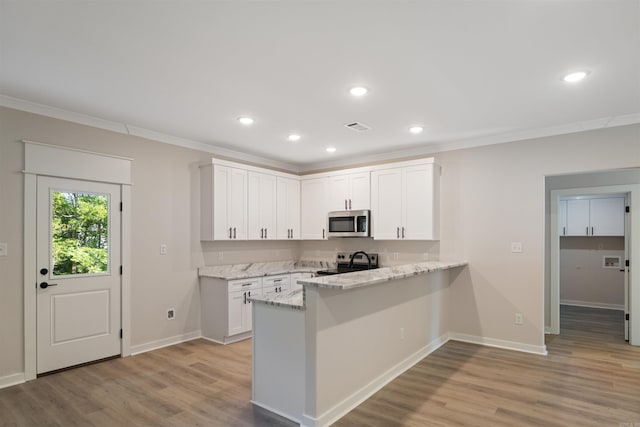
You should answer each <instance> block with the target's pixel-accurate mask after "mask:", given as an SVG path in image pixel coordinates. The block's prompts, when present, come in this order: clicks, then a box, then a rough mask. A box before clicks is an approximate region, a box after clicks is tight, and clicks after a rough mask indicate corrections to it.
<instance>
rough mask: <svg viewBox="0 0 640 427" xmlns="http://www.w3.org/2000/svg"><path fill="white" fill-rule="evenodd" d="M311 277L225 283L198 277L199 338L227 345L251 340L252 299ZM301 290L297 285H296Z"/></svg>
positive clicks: (260, 278)
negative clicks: (200, 333) (200, 334)
mask: <svg viewBox="0 0 640 427" xmlns="http://www.w3.org/2000/svg"><path fill="white" fill-rule="evenodd" d="M294 276H295V277H296V279H295V280H297V279H299V278H302V277H313V274H312V273H293V274H281V275H277V276H265V277H253V278H250V279H238V280H224V279H216V278H213V277H200V318H201V324H202V327H201V329H202V337H203V338H206V339H209V340H211V341H215V342H218V343H222V344H229V343H232V342H236V341H240V340H243V339H246V338H250V337H251V329H252V320H253V319H252V315H253V310H252V308H251V307H252V305H253V303H252V302H251V301H250V300H249V299H250V298H251V297H256V296H261V295H269V294H274V293H280V292H285V291H288V290H289V289H291V283H296V282H295V280H292V277H294ZM296 286H300V285H296Z"/></svg>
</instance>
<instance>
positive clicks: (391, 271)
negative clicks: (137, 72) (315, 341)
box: [251, 261, 467, 310]
mask: <svg viewBox="0 0 640 427" xmlns="http://www.w3.org/2000/svg"><path fill="white" fill-rule="evenodd" d="M465 265H467V262H466V261H425V262H418V263H414V264H404V265H399V266H395V267H385V268H378V269H375V270H366V271H357V272H353V273H344V274H334V275H332V276H321V277H314V278H310V279H309V278H307V279H298V283H300V284H302V285H305V287H306V286H318V287H322V288H334V289H343V290H347V289H353V288H359V287H363V286H371V285H375V284H377V283H383V282H388V281H391V280H399V279H404V278H407V277H411V276H418V275H421V274H427V273H430V272H433V271H438V270H447V269H450V268H455V267H462V266H465ZM251 300H252V301H254V302H258V303H263V304H270V305H276V306H282V307H290V308H294V309H299V310H302V309H304V291H303V290H302V289H297V290H291V291H288V292H282V293H278V294H272V295H268V296H261V297H252V298H251Z"/></svg>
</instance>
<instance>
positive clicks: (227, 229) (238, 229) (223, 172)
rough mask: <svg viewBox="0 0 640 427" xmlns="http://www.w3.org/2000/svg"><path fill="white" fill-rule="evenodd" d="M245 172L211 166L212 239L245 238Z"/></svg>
mask: <svg viewBox="0 0 640 427" xmlns="http://www.w3.org/2000/svg"><path fill="white" fill-rule="evenodd" d="M246 194H247V172H246V171H244V170H242V169H236V168H230V167H227V166H220V165H215V166H214V168H213V239H214V240H233V239H236V240H238V239H246V218H247V216H246V215H247V202H246Z"/></svg>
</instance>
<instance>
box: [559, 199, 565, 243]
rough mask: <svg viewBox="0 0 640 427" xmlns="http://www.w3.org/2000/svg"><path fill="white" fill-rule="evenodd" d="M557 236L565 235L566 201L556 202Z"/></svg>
mask: <svg viewBox="0 0 640 427" xmlns="http://www.w3.org/2000/svg"><path fill="white" fill-rule="evenodd" d="M558 235H559V236H566V235H567V201H566V200H560V201H559V202H558Z"/></svg>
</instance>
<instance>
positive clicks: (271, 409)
mask: <svg viewBox="0 0 640 427" xmlns="http://www.w3.org/2000/svg"><path fill="white" fill-rule="evenodd" d="M251 403H252V404H254V405H255V406H258V407H260V408H262V409H265V410H267V411H269V412H273V413H274V414H276V415H279V416H281V417H282V418H286V419H287V420H290V421H293V422H294V423H298V424H300V425H303V424H302V423H301V422H300V420H299V419H297V418H293V417H291V415H289V414H285V413H284V412H281V411H278V410H277V409H273V408H272V407H270V406H269V405H265V404H264V403H260V402H255V401H254V400H253V399H252V400H251Z"/></svg>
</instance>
